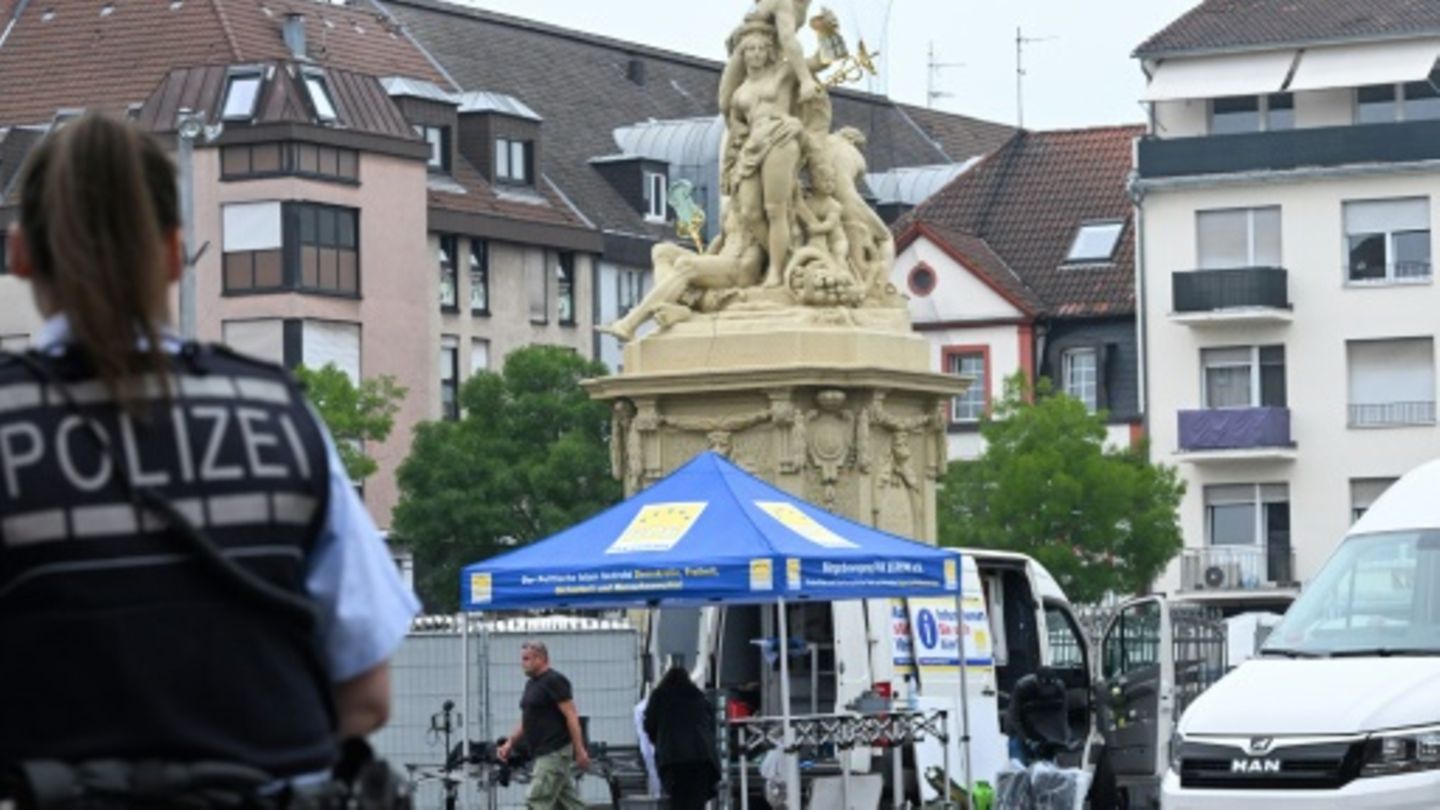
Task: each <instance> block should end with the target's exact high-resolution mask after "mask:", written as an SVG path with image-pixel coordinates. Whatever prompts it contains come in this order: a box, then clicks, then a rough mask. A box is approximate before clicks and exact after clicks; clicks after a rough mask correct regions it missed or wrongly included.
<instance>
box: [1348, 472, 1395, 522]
mask: <svg viewBox="0 0 1440 810" xmlns="http://www.w3.org/2000/svg"><path fill="white" fill-rule="evenodd" d="M1397 480H1399V479H1397V478H1351V479H1350V520H1351V522H1354V521H1357V520H1359V519H1360V518H1362V517H1364V516H1365V513H1366V512H1368V511H1370V507H1371V506H1374V505H1375V502H1376V501H1378V500H1380V496H1381V495H1384V494H1385V490H1387V489H1389V488H1390V485H1391V484H1393V483H1395V482H1396V481H1397Z"/></svg>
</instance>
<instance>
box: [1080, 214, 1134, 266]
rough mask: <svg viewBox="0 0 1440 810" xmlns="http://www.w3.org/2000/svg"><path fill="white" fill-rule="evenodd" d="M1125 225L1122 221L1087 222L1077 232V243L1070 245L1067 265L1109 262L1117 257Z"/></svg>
mask: <svg viewBox="0 0 1440 810" xmlns="http://www.w3.org/2000/svg"><path fill="white" fill-rule="evenodd" d="M1124 230H1125V223H1124V222H1123V221H1120V220H1112V221H1108V222H1085V223H1082V224H1081V225H1080V229H1079V230H1077V231H1076V232H1075V241H1073V242H1071V243H1070V253H1069V254H1068V255H1066V257H1065V261H1066V262H1067V263H1071V264H1075V263H1084V262H1108V261H1110V257H1111V256H1113V255H1115V246H1116V245H1117V244H1119V242H1120V234H1121V232H1122V231H1124Z"/></svg>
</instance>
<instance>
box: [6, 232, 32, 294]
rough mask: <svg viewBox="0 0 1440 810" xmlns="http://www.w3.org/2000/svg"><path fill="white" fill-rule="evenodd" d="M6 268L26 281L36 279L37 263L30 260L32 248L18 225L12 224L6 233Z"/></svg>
mask: <svg viewBox="0 0 1440 810" xmlns="http://www.w3.org/2000/svg"><path fill="white" fill-rule="evenodd" d="M5 266H6V267H8V268H10V272H11V273H12V274H13V275H15V276H18V277H19V278H23V279H25V280H26V281H29V280H30V279H32V278H34V277H35V263H34V262H32V261H31V260H30V246H29V245H28V244H26V243H25V234H24V233H23V232H22V231H21V230H20V226H19V225H18V224H12V225H11V226H10V229H9V230H8V231H6V233H5Z"/></svg>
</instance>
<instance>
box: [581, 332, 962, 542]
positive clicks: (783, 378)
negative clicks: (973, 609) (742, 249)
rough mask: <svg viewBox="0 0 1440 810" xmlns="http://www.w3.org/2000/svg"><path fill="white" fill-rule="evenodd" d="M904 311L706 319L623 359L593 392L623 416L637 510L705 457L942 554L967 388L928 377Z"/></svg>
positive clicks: (616, 448) (621, 473)
mask: <svg viewBox="0 0 1440 810" xmlns="http://www.w3.org/2000/svg"><path fill="white" fill-rule="evenodd" d="M930 352H931V348H930V345H929V343H928V342H927V341H926V340H925V339H924V338H922V337H921V336H919V335H917V334H915V333H914V332H913V331H911V329H910V325H909V322H908V319H907V318H906V313H905V310H904V309H900V308H883V309H869V310H851V309H841V308H837V309H801V308H790V309H785V310H778V311H754V312H744V311H741V312H735V311H727V312H723V313H720V314H713V315H697V316H695V317H694V318H692V319H690V320H686V321H684V322H682V323H678V324H675V325H673V326H671V327H670V328H668V329H666V330H664V331H662V332H658V333H655V334H651V335H648V336H646V337H643V338H640V339H639V340H636V341H634V342H632V343H630V344H629V345H627V346H626V348H625V355H624V372H623V373H621V374H619V375H617V376H615V377H609V378H603V379H598V380H593V381H591V382H590V383H588V388H589V390H590V393H591V395H592V396H594V397H596V398H597V399H601V400H607V401H611V402H613V403H614V409H615V416H614V433H613V437H612V443H613V444H612V458H613V461H614V467H615V474H616V475H617V476H618V477H620V478H621V479H622V480H623V481H624V482H625V494H626V495H627V496H629V495H633V494H635V492H637V491H639V490H640V489H642V488H644V487H645V486H646V485H648V484H650V483H652V482H654V481H656V480H658V479H659V478H661V477H663V476H665V475H666V474H668V473H669V472H671V471H673V470H674V469H676V468H677V467H679V466H681V465H682V464H684V463H685V462H686V461H688V460H690V459H691V458H693V457H694V456H695V454H697V453H699V452H701V451H703V450H706V449H710V450H715V451H716V452H719V453H722V454H724V455H725V456H727V457H728V458H730V459H731V460H732V461H734V462H735V463H736V464H738V465H739V466H741V467H743V468H745V469H746V470H748V471H750V472H752V473H754V474H756V475H758V476H760V477H761V478H764V479H765V480H767V481H770V482H771V483H773V484H775V485H777V486H779V487H780V488H781V489H784V490H786V491H787V492H791V493H793V494H795V495H798V496H800V497H802V498H805V499H806V500H808V501H811V502H812V503H816V504H820V505H822V506H825V507H826V508H828V509H830V510H832V511H834V512H836V513H838V514H842V515H845V516H847V517H849V518H851V519H853V520H857V521H860V522H862V523H866V524H869V525H873V526H877V527H879V528H882V529H885V530H887V531H890V532H894V533H896V534H899V535H902V536H906V537H913V538H916V539H920V540H925V541H929V542H934V540H935V481H936V478H937V477H938V476H939V475H941V474H942V473H943V472H944V469H945V461H946V459H945V447H946V443H945V433H946V426H947V424H948V420H947V419H946V408H948V406H949V402H950V399H951V397H954V396H955V395H957V394H959V393H961V392H962V391H963V390H964V388H965V381H964V380H962V379H959V378H956V377H952V376H947V375H943V374H936V373H934V372H932V371H930V368H931V360H930Z"/></svg>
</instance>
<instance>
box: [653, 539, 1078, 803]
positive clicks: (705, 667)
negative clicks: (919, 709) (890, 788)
mask: <svg viewBox="0 0 1440 810" xmlns="http://www.w3.org/2000/svg"><path fill="white" fill-rule="evenodd" d="M957 553H960V554H961V556H962V570H963V579H962V593H963V594H966V595H972V596H969V597H968V598H967V599H966V600H965V609H964V612H965V620H966V624H967V625H968V631H969V640H968V641H967V646H966V659H967V661H968V663H969V666H968V668H967V682H968V683H967V686H968V695H969V701H968V702H969V711H970V718H971V735H972V741H973V742H972V747H971V760H972V762H973V767H974V770H975V774H974V780H975V781H976V782H977V783H978V782H980V781H986V782H989V783H990V784H991V785H994V784H995V783H996V775H997V774H998V772H999V770H1000V769H1001V768H1003V767H1004V766H1005V764H1006V762H1007V761H1008V753H1007V745H1008V741H1007V738H1006V737H1005V736H1004V735H1003V734H1002V733H1001V728H1002V724H1001V718H1002V716H1003V714H1004V712H1005V710H1006V708H1007V706H1008V699H1009V694H1010V691H1011V690H1012V689H1013V688H1014V685H1015V683H1016V682H1017V681H1018V680H1019V679H1020V678H1022V677H1024V676H1025V675H1028V674H1030V673H1033V672H1035V671H1036V670H1037V669H1039V668H1040V667H1042V666H1046V667H1050V668H1051V669H1052V670H1053V671H1054V672H1055V673H1056V674H1058V675H1059V676H1060V677H1061V678H1063V679H1064V680H1065V682H1066V684H1067V686H1068V687H1069V692H1070V694H1071V702H1070V705H1071V707H1072V710H1071V714H1070V720H1071V727H1072V728H1071V733H1072V735H1073V737H1074V739H1075V740H1076V741H1078V742H1083V741H1085V740H1087V739H1089V737H1090V735H1091V729H1092V727H1093V723H1092V717H1091V711H1090V705H1091V700H1090V694H1091V686H1092V684H1091V676H1090V672H1091V669H1090V653H1089V648H1088V644H1087V643H1086V640H1085V635H1084V633H1083V632H1082V629H1081V625H1080V623H1079V622H1078V621H1077V619H1076V616H1075V612H1074V610H1073V609H1072V607H1071V605H1070V603H1069V600H1068V599H1067V598H1066V597H1065V594H1064V592H1063V591H1062V590H1061V589H1060V586H1059V584H1058V583H1057V582H1056V581H1055V578H1054V577H1052V576H1051V575H1050V573H1049V572H1048V571H1046V570H1045V568H1044V567H1043V566H1041V565H1040V564H1039V563H1038V562H1036V561H1035V560H1033V559H1031V558H1029V557H1027V556H1025V555H1022V554H1010V553H1005V552H997V551H988V550H970V549H966V550H963V551H959V552H957ZM894 601H895V600H870V601H867V602H860V601H855V602H835V603H801V604H792V605H789V606H788V608H787V609H788V610H789V611H790V615H789V622H790V628H791V630H790V633H791V637H792V639H798V640H799V643H801V644H803V653H802V654H801V655H798V656H792V658H791V666H790V673H791V711H792V713H794V714H827V713H835V712H843V711H845V707H846V706H847V705H848V704H850V703H851V702H852V701H854V700H855V699H856V698H858V697H860V696H861V694H862V693H865V692H869V691H882V692H883V691H890V692H892V693H893V694H895V695H896V696H897V697H898V698H902V699H903V698H908V697H909V696H910V695H911V694H914V695H916V697H917V700H918V701H919V703H920V705H922V706H927V707H943V708H945V709H947V710H950V711H953V710H954V703H955V696H956V694H957V693H958V687H959V683H958V672H957V671H956V669H955V668H954V667H953V666H950V667H948V668H947V667H926V666H924V665H923V661H919V660H916V659H919V658H923V650H922V649H921V648H923V647H924V646H925V644H926V642H927V641H929V640H933V639H927V638H925V637H924V636H926V635H927V632H926V631H924V630H922V629H921V628H920V627H919V626H912V627H907V625H915V624H917V623H914V622H908V621H906V619H907V618H911V617H915V616H918V615H919V613H918V612H917V610H921V609H923V608H921V607H920V606H918V605H917V604H916V603H917V602H919V601H920V600H909V602H910V605H909V611H908V615H907V612H906V611H905V609H904V608H903V607H901V606H899V605H897V604H894ZM951 607H952V608H953V604H952V605H951ZM937 612H939V611H937ZM776 615H777V614H776V609H775V608H774V607H773V606H767V607H750V606H745V607H728V608H724V609H721V608H704V609H696V610H664V611H661V612H660V613H659V615H658V617H657V618H658V620H657V621H656V622H654V623H653V624H652V626H651V628H650V638H649V640H648V642H647V650H649V653H650V658H651V660H650V661H649V662H648V666H649V667H650V669H651V671H652V672H655V673H658V672H660V671H661V668H662V667H663V665H664V664H665V662H667V661H672V660H680V661H683V662H684V663H685V665H686V666H687V667H688V668H690V669H691V670H692V675H693V677H694V678H695V681H696V683H698V684H702V685H704V686H705V687H706V688H708V689H717V690H719V691H721V692H724V693H727V694H730V695H738V696H741V697H743V698H744V699H746V700H747V702H749V703H751V704H752V705H753V706H754V707H755V710H756V713H757V714H766V715H775V714H779V706H780V698H779V695H780V688H779V670H778V667H776V666H774V664H773V659H772V660H767V659H766V656H765V654H764V651H763V650H762V645H759V644H756V643H755V640H757V639H765V638H773V637H774V636H775V635H776V633H777V630H776ZM924 622H925V620H923V619H922V620H920V621H919V623H918V624H922V625H923V624H924ZM944 632H945V631H943V630H942V631H941V634H942V635H943V634H944ZM907 635H908V638H906V637H903V636H907ZM928 635H930V636H933V635H934V634H933V633H929V634H928ZM793 643H794V642H792V644H793ZM907 648H908V651H909V652H908V655H909V657H910V658H911V659H912V660H913V661H914V663H913V664H910V663H907V661H906V658H907ZM947 670H948V671H947ZM907 672H908V673H909V674H908V675H907ZM1089 750H1090V749H1089V747H1086V746H1081V747H1080V749H1079V750H1078V751H1077V753H1076V754H1075V755H1074V756H1073V757H1072V759H1073V762H1071V763H1070V764H1080V763H1081V761H1082V760H1083V759H1084V758H1085V757H1086V756H1087V753H1088V751H1089ZM870 754H871V752H869V751H866V752H865V754H863V755H860V756H853V757H852V758H851V760H850V762H851V770H852V771H856V772H867V771H869V772H876V773H880V774H883V775H884V778H886V779H888V778H889V774H890V770H889V766H888V764H887V763H888V760H881V759H878V758H877V759H873V760H872V758H871V756H870ZM942 755H943V754H941V753H938V749H933V750H929V751H916V752H914V754H913V755H912V756H913V757H915V758H919V759H920V760H922V761H921V763H920V764H921V765H922V766H923V765H925V764H926V762H931V763H933V762H936V760H935V757H938V756H942ZM961 762H962V758H961V757H960V756H959V751H958V743H955V744H953V745H952V756H951V763H952V768H953V771H952V776H953V779H954V781H955V783H956V784H964V775H963V771H962V769H961V766H960V763H961ZM914 771H915V769H914V768H912V769H910V773H911V777H910V778H911V779H913V775H914ZM907 781H909V779H907ZM917 781H919V782H920V783H921V784H919V785H917V784H915V782H911V785H910V788H909V789H908V790H907V793H909V794H910V795H911V796H912V797H914V796H915V794H916V793H917V792H918V793H920V794H921V795H922V796H925V797H927V798H928V797H931V796H934V795H935V791H933V790H932V789H931V788H930V786H929V785H928V784H926V783H924V781H923V780H917Z"/></svg>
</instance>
